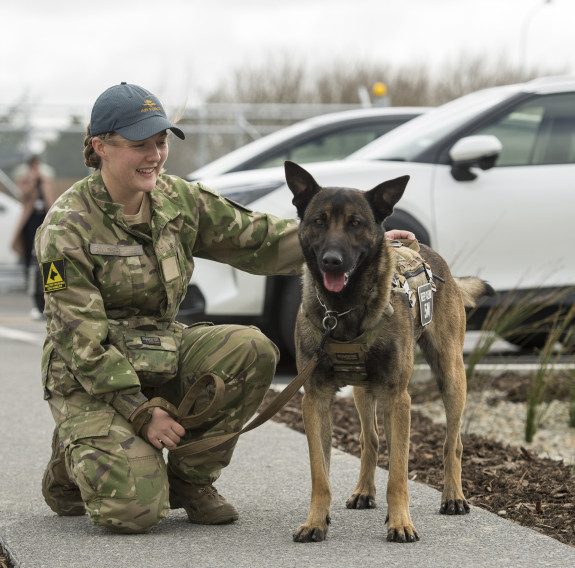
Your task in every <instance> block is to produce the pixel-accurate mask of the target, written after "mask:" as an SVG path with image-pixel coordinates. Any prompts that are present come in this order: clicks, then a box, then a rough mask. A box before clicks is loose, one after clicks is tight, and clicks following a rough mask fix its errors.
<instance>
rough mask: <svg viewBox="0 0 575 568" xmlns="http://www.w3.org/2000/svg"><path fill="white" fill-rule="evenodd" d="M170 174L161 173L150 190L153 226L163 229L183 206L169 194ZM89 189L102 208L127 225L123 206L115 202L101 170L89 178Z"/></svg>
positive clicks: (114, 218) (118, 221) (115, 219)
mask: <svg viewBox="0 0 575 568" xmlns="http://www.w3.org/2000/svg"><path fill="white" fill-rule="evenodd" d="M168 178H169V176H166V175H161V176H160V177H159V178H158V181H157V183H156V187H155V188H154V189H153V190H152V191H151V192H150V202H151V210H152V227H154V228H157V229H161V228H162V227H164V226H165V225H166V224H167V223H168V222H170V221H171V220H173V219H175V218H176V217H178V216H179V215H180V213H181V208H180V207H179V206H178V204H177V203H176V202H175V201H174V200H173V199H172V197H171V196H170V195H169V194H170V193H171V191H170V186H169V185H168V183H167V179H168ZM88 189H89V190H90V193H91V195H92V197H93V198H94V200H95V201H96V203H97V205H98V207H100V209H102V211H103V212H104V213H106V214H107V215H108V216H109V217H111V218H112V219H113V220H114V222H115V223H118V224H120V225H125V224H126V223H125V220H124V215H123V209H124V208H123V206H122V205H120V204H118V203H114V202H113V201H112V198H111V197H110V194H109V193H108V190H107V189H106V186H105V185H104V180H103V179H102V174H101V172H100V170H96V171H95V172H94V173H93V174H92V175H91V176H89V178H88Z"/></svg>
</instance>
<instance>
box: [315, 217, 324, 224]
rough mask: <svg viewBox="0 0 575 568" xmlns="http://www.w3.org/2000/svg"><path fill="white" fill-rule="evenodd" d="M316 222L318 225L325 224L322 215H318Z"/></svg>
mask: <svg viewBox="0 0 575 568" xmlns="http://www.w3.org/2000/svg"><path fill="white" fill-rule="evenodd" d="M314 222H315V224H316V225H320V226H321V225H323V219H322V218H321V217H316V219H315V221H314Z"/></svg>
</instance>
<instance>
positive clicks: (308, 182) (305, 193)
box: [284, 162, 321, 219]
mask: <svg viewBox="0 0 575 568" xmlns="http://www.w3.org/2000/svg"><path fill="white" fill-rule="evenodd" d="M284 169H285V174H286V181H287V184H288V186H289V188H290V189H291V192H292V193H293V199H292V203H293V204H294V205H295V207H296V209H297V214H298V217H299V218H300V219H303V214H304V212H305V208H306V207H307V205H308V203H309V202H310V201H311V198H312V197H313V196H314V195H315V194H316V193H317V192H318V191H319V190H320V189H321V187H320V185H319V184H318V183H317V182H316V181H315V179H313V177H312V175H311V174H310V173H309V172H307V171H306V170H304V169H303V168H302V167H301V166H298V165H297V164H296V163H295V162H285V163H284Z"/></svg>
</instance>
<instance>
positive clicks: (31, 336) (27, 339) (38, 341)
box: [0, 326, 44, 345]
mask: <svg viewBox="0 0 575 568" xmlns="http://www.w3.org/2000/svg"><path fill="white" fill-rule="evenodd" d="M0 337H4V338H6V339H13V340H14V341H23V342H24V343H31V344H33V345H44V336H40V335H38V334H36V333H29V332H27V331H20V330H18V329H12V328H9V327H2V326H0Z"/></svg>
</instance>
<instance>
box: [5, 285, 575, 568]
mask: <svg viewBox="0 0 575 568" xmlns="http://www.w3.org/2000/svg"><path fill="white" fill-rule="evenodd" d="M29 310H30V304H29V300H28V298H26V297H25V296H24V295H23V294H21V293H19V294H18V293H10V294H3V295H0V360H1V362H2V363H1V366H0V392H2V397H1V399H0V400H1V403H0V433H1V434H0V435H1V439H2V443H1V444H0V542H1V544H2V546H3V547H4V548H5V550H7V552H8V554H9V555H10V558H11V560H12V562H13V563H14V565H15V566H16V567H17V568H43V567H46V568H72V567H74V568H75V567H78V568H80V567H82V568H84V567H85V568H94V567H98V566H101V567H104V566H105V567H114V568H142V567H143V566H151V567H155V568H188V567H206V568H211V567H214V568H215V567H226V568H227V567H230V566H233V567H234V568H242V567H246V568H259V567H265V568H274V567H282V568H283V567H288V566H294V567H298V568H300V567H312V566H313V567H323V566H325V567H328V566H329V567H331V568H338V567H342V568H343V567H345V568H350V567H355V566H368V565H369V566H384V565H385V566H387V567H394V566H402V567H403V566H416V567H427V566H429V567H433V568H438V567H442V568H444V567H450V566H458V567H459V566H462V565H463V566H467V567H475V566H477V567H495V566H497V567H507V566H508V567H522V566H525V567H531V566H537V567H538V568H541V567H544V566H557V567H562V568H563V567H565V566H575V548H571V547H569V546H566V545H563V544H561V543H559V542H557V541H555V540H553V539H551V538H548V537H546V536H543V535H540V534H539V533H537V532H535V531H532V530H530V529H526V528H523V527H520V526H518V525H515V524H513V523H511V522H509V521H507V520H505V519H502V518H500V517H498V516H497V515H494V514H491V513H487V512H485V511H482V510H481V509H477V508H472V511H471V514H470V515H467V516H464V517H446V516H443V515H439V514H438V509H439V503H440V493H439V492H437V491H435V490H433V489H430V488H428V487H427V486H425V485H421V484H418V483H414V482H410V493H411V515H412V518H413V521H414V524H415V526H416V527H417V529H418V531H419V534H420V537H421V540H420V541H419V542H417V543H414V544H395V543H388V542H386V541H385V534H386V530H385V515H386V506H385V487H386V483H387V472H386V471H385V470H381V469H378V471H377V483H378V490H379V508H377V509H373V510H369V511H349V510H347V509H346V508H345V501H346V499H347V497H348V496H349V494H350V493H351V491H352V490H353V488H354V487H355V482H356V478H357V475H358V472H359V460H358V459H357V458H355V457H353V456H350V455H348V454H345V453H343V452H340V451H335V450H334V451H333V457H332V472H331V479H332V484H333V497H334V498H333V505H332V524H331V527H330V531H329V534H328V538H327V540H326V541H325V542H323V543H313V544H298V543H294V542H293V541H292V532H293V531H294V530H295V529H296V528H297V527H298V526H299V525H300V524H301V523H302V522H303V521H304V520H305V518H306V515H307V509H308V505H309V494H310V474H309V466H308V453H307V443H306V439H305V436H304V435H302V434H299V433H297V432H294V431H293V430H290V429H289V428H287V427H286V426H284V425H280V424H277V423H274V422H268V423H266V424H265V425H264V426H262V427H260V428H258V429H256V430H254V431H252V432H249V433H247V434H245V435H244V436H243V437H242V438H241V439H240V441H239V443H238V446H237V450H236V453H235V456H234V459H233V461H232V464H231V466H230V467H228V468H227V469H226V470H224V472H223V474H222V477H221V478H220V480H219V481H218V483H217V487H218V489H219V490H220V492H221V493H222V494H223V495H225V496H226V498H227V499H229V500H230V501H231V502H233V503H234V504H235V505H236V506H237V508H238V510H239V511H240V519H239V521H238V522H236V523H234V524H232V525H227V526H220V527H205V526H199V525H192V524H190V523H188V522H187V521H186V517H185V513H184V512H183V511H182V510H180V511H175V512H172V513H171V514H170V516H169V518H168V519H166V520H165V521H163V522H162V523H161V524H160V525H159V526H158V527H156V528H155V529H154V530H153V531H151V532H150V533H149V534H145V535H130V536H120V535H114V534H110V533H108V532H106V531H105V530H104V529H100V528H95V527H93V526H92V525H91V523H90V522H89V520H88V518H87V517H67V518H66V517H57V516H56V515H54V514H53V513H52V511H51V510H50V509H49V508H48V507H47V506H46V505H45V503H44V501H43V499H42V494H41V491H40V484H41V479H42V473H43V471H44V467H45V464H46V462H47V460H48V458H49V455H50V439H51V435H52V430H53V422H52V418H51V415H50V412H49V410H48V405H47V404H46V403H45V402H44V400H43V399H42V389H41V385H40V376H39V359H40V352H41V343H42V340H43V327H44V325H43V322H38V321H32V320H30V318H29V317H28V313H29Z"/></svg>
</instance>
